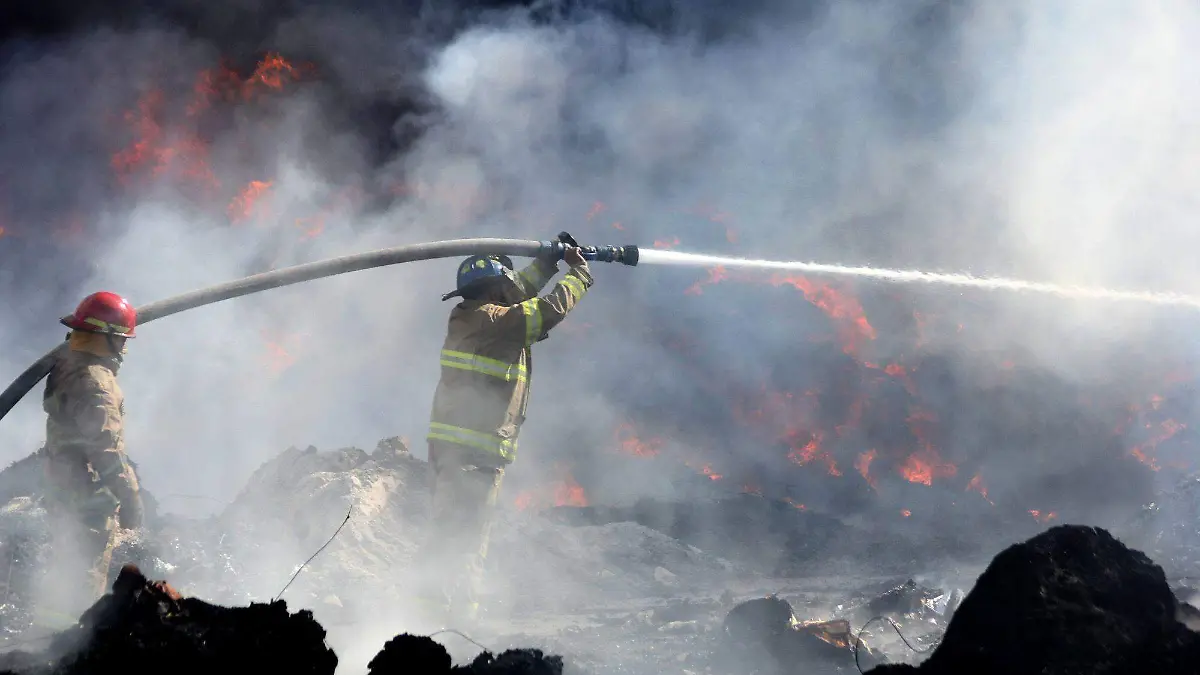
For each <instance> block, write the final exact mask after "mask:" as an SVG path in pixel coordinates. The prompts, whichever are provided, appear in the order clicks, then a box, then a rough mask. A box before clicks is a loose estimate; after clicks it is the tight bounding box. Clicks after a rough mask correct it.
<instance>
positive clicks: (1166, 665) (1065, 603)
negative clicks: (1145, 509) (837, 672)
mask: <svg viewBox="0 0 1200 675" xmlns="http://www.w3.org/2000/svg"><path fill="white" fill-rule="evenodd" d="M1189 610H1190V611H1189ZM1193 613H1194V610H1191V608H1189V607H1185V606H1184V605H1183V604H1182V603H1180V602H1179V601H1177V600H1176V598H1175V595H1174V594H1173V593H1172V589H1171V587H1170V586H1169V585H1168V583H1167V579H1166V575H1165V574H1164V572H1163V569H1162V568H1161V567H1159V566H1158V565H1156V564H1155V563H1153V562H1151V560H1150V559H1149V558H1147V557H1146V556H1145V555H1144V554H1142V553H1141V552H1139V551H1136V550H1133V549H1130V548H1128V547H1126V546H1125V545H1124V544H1122V543H1121V542H1120V541H1118V540H1117V539H1116V538H1115V537H1113V536H1112V535H1111V534H1109V533H1108V532H1107V531H1105V530H1103V529H1099V528H1094V527H1084V526H1076V525H1062V526H1058V527H1054V528H1051V529H1049V530H1047V531H1046V532H1044V533H1042V534H1040V535H1038V536H1036V537H1034V538H1032V539H1030V540H1028V541H1025V542H1023V543H1020V544H1015V545H1013V546H1010V547H1009V548H1007V549H1005V550H1004V551H1002V552H1001V553H1000V554H999V555H997V556H996V557H995V558H994V559H993V560H992V563H991V564H990V565H989V566H988V567H987V569H986V570H985V571H984V572H983V574H982V575H981V576H980V577H979V579H978V581H977V582H976V584H975V587H974V588H973V589H972V590H971V591H970V593H968V594H967V595H966V597H965V598H964V599H963V601H962V603H961V604H960V605H959V607H958V610H957V611H956V612H955V614H954V617H953V619H952V620H951V621H950V624H949V626H948V627H947V629H946V633H945V635H944V637H943V638H942V640H941V643H940V644H939V645H938V647H937V648H936V649H935V650H934V651H933V653H932V654H931V655H930V656H929V658H928V659H927V660H925V661H924V662H923V663H921V664H920V665H919V666H915V667H914V666H909V665H884V666H880V667H878V668H875V669H872V670H871V671H870V672H871V673H873V674H874V675H892V674H893V673H902V672H919V673H922V674H923V675H937V674H939V673H946V674H950V673H955V674H957V673H967V672H970V673H979V674H981V675H989V674H992V673H994V674H995V675H1000V674H1002V673H1003V674H1004V675H1020V674H1022V673H1030V674H1032V673H1039V674H1044V675H1056V674H1059V673H1061V674H1064V675H1065V674H1067V673H1093V674H1104V675H1126V674H1128V675H1134V674H1137V673H1159V674H1164V673H1194V672H1195V671H1196V663H1197V662H1198V660H1200V634H1197V633H1194V632H1193V631H1192V630H1190V629H1188V628H1187V626H1185V625H1184V624H1183V623H1181V622H1180V620H1179V618H1181V617H1182V618H1185V619H1186V618H1188V615H1189V614H1193Z"/></svg>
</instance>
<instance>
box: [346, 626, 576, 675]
mask: <svg viewBox="0 0 1200 675" xmlns="http://www.w3.org/2000/svg"><path fill="white" fill-rule="evenodd" d="M450 664H451V660H450V654H449V652H447V651H446V648H445V647H443V646H442V645H440V644H438V643H437V642H434V641H433V639H432V638H428V637H425V636H420V635H409V634H407V633H405V634H404V635H397V636H396V637H394V638H392V639H391V640H388V643H387V644H386V645H384V646H383V649H382V650H381V651H380V652H379V653H378V654H376V655H375V658H373V659H371V662H370V663H369V664H367V668H369V669H370V670H369V671H368V674H367V675H409V674H416V673H419V674H420V675H443V674H445V675H450V674H451V673H459V674H461V675H562V672H563V660H562V657H561V656H555V655H547V654H544V653H542V651H541V650H540V649H510V650H508V651H505V652H502V653H501V654H500V655H499V656H494V655H492V654H491V653H490V652H483V653H482V654H480V655H479V656H477V657H475V660H474V661H472V662H471V663H469V664H467V665H465V666H452V665H450Z"/></svg>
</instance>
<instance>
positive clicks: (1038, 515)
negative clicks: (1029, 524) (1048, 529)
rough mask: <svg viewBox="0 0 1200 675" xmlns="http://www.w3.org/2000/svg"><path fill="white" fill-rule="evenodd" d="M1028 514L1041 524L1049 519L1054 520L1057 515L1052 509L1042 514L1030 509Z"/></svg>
mask: <svg viewBox="0 0 1200 675" xmlns="http://www.w3.org/2000/svg"><path fill="white" fill-rule="evenodd" d="M1029 515H1031V516H1033V519H1034V520H1036V521H1038V522H1039V523H1043V524H1044V523H1048V522H1050V521H1051V520H1054V519H1055V518H1056V517H1057V516H1058V514H1056V513H1054V512H1053V511H1050V512H1047V513H1045V514H1043V513H1042V512H1041V511H1038V510H1036V509H1034V510H1030V511H1029Z"/></svg>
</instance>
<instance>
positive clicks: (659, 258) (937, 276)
mask: <svg viewBox="0 0 1200 675" xmlns="http://www.w3.org/2000/svg"><path fill="white" fill-rule="evenodd" d="M639 261H640V262H642V263H645V264H648V265H684V266H690V267H718V266H720V267H729V268H740V269H753V270H773V271H779V272H802V273H806V274H819V275H835V276H850V277H859V278H866V279H877V280H880V281H890V282H893V283H916V284H939V285H943V286H966V287H970V288H980V289H984V290H989V291H1001V290H1004V291H1027V292H1033V293H1044V294H1049V295H1057V296H1059V297H1064V298H1072V299H1079V300H1082V299H1094V300H1120V301H1132V302H1141V303H1148V304H1155V305H1176V306H1187V307H1196V308H1200V297H1197V296H1193V295H1181V294H1178V293H1155V292H1151V291H1122V290H1115V289H1109V288H1095V287H1089V286H1074V285H1062V284H1051V283H1045V282H1040V281H1025V280H1022V279H1005V278H1003V277H976V276H972V275H970V274H953V273H941V272H922V271H919V270H893V269H886V268H879V267H850V266H847V265H831V264H828V263H814V262H801V261H786V262H785V261H775V260H751V259H748V258H729V257H725V256H717V255H701V254H698V253H680V252H678V251H661V250H658V249H650V250H646V251H641V252H640V253H639Z"/></svg>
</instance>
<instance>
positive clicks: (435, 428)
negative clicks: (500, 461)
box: [426, 422, 517, 459]
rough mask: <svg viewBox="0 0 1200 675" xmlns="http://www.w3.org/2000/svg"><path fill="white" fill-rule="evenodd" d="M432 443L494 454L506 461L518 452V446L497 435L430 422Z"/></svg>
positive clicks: (429, 437)
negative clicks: (456, 445)
mask: <svg viewBox="0 0 1200 675" xmlns="http://www.w3.org/2000/svg"><path fill="white" fill-rule="evenodd" d="M426 438H428V439H429V440H431V441H434V440H436V441H447V442H449V443H457V444H458V445H465V446H467V447H471V448H476V449H479V450H483V451H484V452H492V453H495V454H497V455H500V456H501V457H503V458H505V459H512V457H513V455H514V454H515V453H516V451H517V444H516V443H515V442H513V441H510V440H508V439H504V438H499V437H498V436H496V435H495V434H485V433H483V432H481V431H475V430H474V429H466V428H463V427H456V426H453V425H450V424H442V423H441V422H430V424H429V435H428V436H427V437H426Z"/></svg>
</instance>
